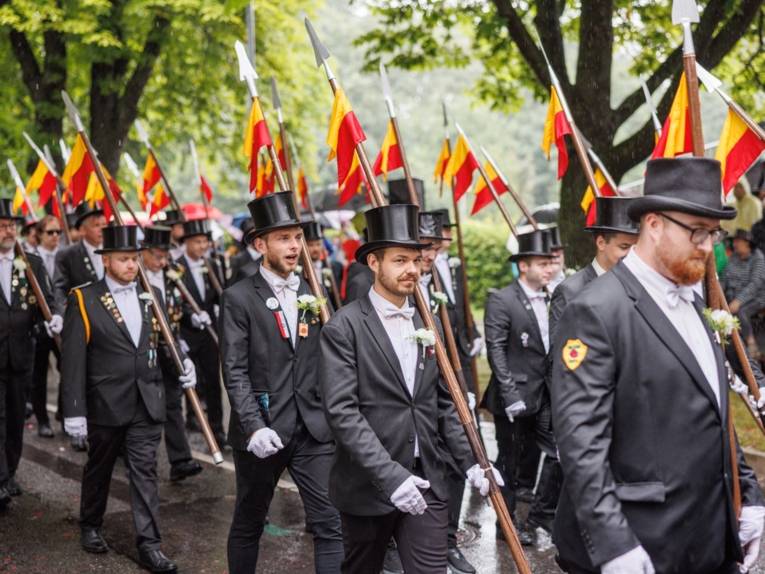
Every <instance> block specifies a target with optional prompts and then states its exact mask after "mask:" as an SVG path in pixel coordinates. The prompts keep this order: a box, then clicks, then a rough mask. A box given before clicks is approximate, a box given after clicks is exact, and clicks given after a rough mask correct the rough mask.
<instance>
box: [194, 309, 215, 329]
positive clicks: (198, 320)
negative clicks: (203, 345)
mask: <svg viewBox="0 0 765 574" xmlns="http://www.w3.org/2000/svg"><path fill="white" fill-rule="evenodd" d="M191 324H192V325H193V326H194V327H195V328H196V329H199V330H200V331H202V330H204V329H205V328H207V327H208V326H210V325H212V321H211V320H210V315H208V314H207V311H202V312H201V313H192V314H191Z"/></svg>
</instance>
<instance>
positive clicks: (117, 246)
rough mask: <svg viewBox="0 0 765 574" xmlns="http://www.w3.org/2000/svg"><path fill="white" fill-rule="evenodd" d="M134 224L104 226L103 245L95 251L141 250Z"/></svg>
mask: <svg viewBox="0 0 765 574" xmlns="http://www.w3.org/2000/svg"><path fill="white" fill-rule="evenodd" d="M141 249H143V247H141V246H139V245H138V236H137V228H136V226H135V225H107V226H106V227H104V245H103V247H102V248H101V249H96V253H112V252H114V251H141Z"/></svg>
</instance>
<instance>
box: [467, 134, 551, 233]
mask: <svg viewBox="0 0 765 574" xmlns="http://www.w3.org/2000/svg"><path fill="white" fill-rule="evenodd" d="M481 153H482V154H483V155H484V157H485V158H486V161H488V162H489V164H490V165H491V167H492V169H494V171H495V172H496V173H497V175H498V176H499V179H500V180H501V181H502V183H503V184H504V186H505V187H506V188H507V191H508V192H509V193H510V196H511V197H512V198H513V201H515V204H516V205H517V206H518V207H519V208H520V209H521V211H522V212H523V215H525V216H526V219H527V220H528V222H529V223H530V224H531V227H533V228H534V231H537V230H539V224H538V223H537V220H536V218H534V215H533V214H532V213H531V210H530V209H529V208H528V206H527V205H526V202H525V201H523V198H522V197H521V196H520V195H519V194H518V193H517V192H516V191H515V190H514V189H513V186H512V185H510V182H509V181H508V179H507V178H506V177H505V174H503V173H502V171H501V170H500V169H499V166H498V165H497V163H496V162H495V161H494V158H492V157H491V155H489V152H488V151H486V148H484V147H483V146H482V147H481Z"/></svg>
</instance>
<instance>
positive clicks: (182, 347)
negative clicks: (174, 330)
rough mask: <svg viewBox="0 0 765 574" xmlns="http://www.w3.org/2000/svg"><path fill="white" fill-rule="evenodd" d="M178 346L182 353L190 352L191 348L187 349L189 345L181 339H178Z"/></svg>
mask: <svg viewBox="0 0 765 574" xmlns="http://www.w3.org/2000/svg"><path fill="white" fill-rule="evenodd" d="M178 346H179V347H180V348H181V351H183V352H184V354H185V353H188V352H189V351H191V347H189V344H188V343H187V342H186V341H185V340H183V339H178Z"/></svg>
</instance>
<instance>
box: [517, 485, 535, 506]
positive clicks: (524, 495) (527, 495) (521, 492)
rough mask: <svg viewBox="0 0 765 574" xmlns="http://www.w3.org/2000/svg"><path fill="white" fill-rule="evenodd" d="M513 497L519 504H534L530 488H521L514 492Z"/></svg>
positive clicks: (532, 492)
mask: <svg viewBox="0 0 765 574" xmlns="http://www.w3.org/2000/svg"><path fill="white" fill-rule="evenodd" d="M515 497H516V498H517V499H518V500H520V501H521V502H526V503H527V504H531V503H532V502H534V491H533V490H532V489H530V488H526V487H525V486H522V487H520V488H518V489H517V490H516V491H515Z"/></svg>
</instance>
